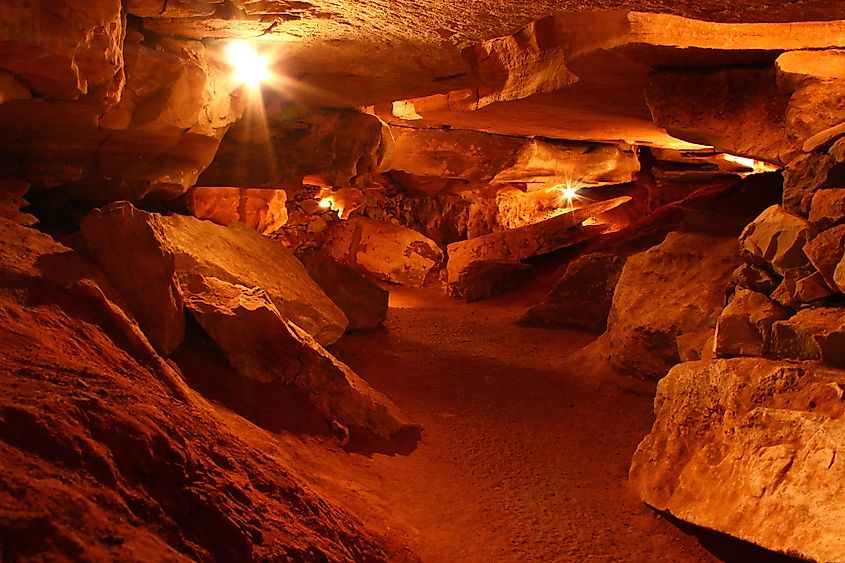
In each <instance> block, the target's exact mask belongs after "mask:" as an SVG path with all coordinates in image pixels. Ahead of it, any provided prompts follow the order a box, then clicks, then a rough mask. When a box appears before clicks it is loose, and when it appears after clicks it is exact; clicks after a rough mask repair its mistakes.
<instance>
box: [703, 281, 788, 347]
mask: <svg viewBox="0 0 845 563" xmlns="http://www.w3.org/2000/svg"><path fill="white" fill-rule="evenodd" d="M788 317H789V313H788V312H787V311H786V309H784V308H783V307H780V306H779V305H777V304H776V303H773V302H772V301H771V300H770V299H769V298H768V297H766V296H765V295H763V294H762V293H757V292H756V291H751V290H748V289H738V290H737V291H736V293H734V296H733V298H732V299H731V302H730V303H728V306H727V307H725V308H724V310H722V314H721V315H720V316H719V321H718V322H717V323H716V337H715V352H716V356H717V357H720V358H725V357H729V356H762V355H765V354H766V353H767V352H768V351H769V345H770V342H771V336H772V324H774V322H775V321H779V320H783V319H786V318H788Z"/></svg>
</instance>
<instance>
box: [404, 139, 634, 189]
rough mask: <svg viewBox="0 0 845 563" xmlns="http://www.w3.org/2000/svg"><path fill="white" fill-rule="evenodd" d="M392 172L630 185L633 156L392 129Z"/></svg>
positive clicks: (589, 147) (582, 146) (596, 147)
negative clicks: (393, 151) (393, 147)
mask: <svg viewBox="0 0 845 563" xmlns="http://www.w3.org/2000/svg"><path fill="white" fill-rule="evenodd" d="M392 131H393V135H394V138H395V140H396V145H395V154H394V159H393V162H392V164H391V166H390V167H391V168H392V169H393V170H399V171H403V172H406V173H408V174H414V175H416V176H431V177H437V178H446V179H461V180H466V181H468V182H471V183H473V184H504V183H511V182H522V183H526V184H528V185H529V188H530V187H531V185H532V184H533V185H536V186H538V187H549V186H551V185H554V184H564V183H566V182H568V181H571V180H574V179H577V180H578V181H579V182H580V183H581V184H582V185H586V186H588V185H600V184H622V183H625V182H630V181H632V180H633V176H634V174H635V173H636V172H637V171H638V170H639V162H637V158H636V156H635V155H634V153H633V152H630V151H627V152H626V151H623V150H620V149H619V148H617V147H615V146H613V145H609V144H604V145H603V144H589V143H574V142H549V141H542V140H537V139H521V138H517V137H507V136H503V135H490V134H487V133H481V132H477V131H464V130H455V129H452V130H443V129H409V128H407V127H393V128H392Z"/></svg>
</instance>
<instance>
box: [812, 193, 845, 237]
mask: <svg viewBox="0 0 845 563" xmlns="http://www.w3.org/2000/svg"><path fill="white" fill-rule="evenodd" d="M843 220H845V190H819V191H817V192H816V193H815V194H813V199H812V201H811V203H810V223H812V224H813V225H815V226H816V227H818V228H821V229H827V228H829V227H832V226H834V225H835V224H837V223H840V222H841V221H843Z"/></svg>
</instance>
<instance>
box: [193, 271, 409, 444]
mask: <svg viewBox="0 0 845 563" xmlns="http://www.w3.org/2000/svg"><path fill="white" fill-rule="evenodd" d="M181 281H182V286H183V292H184V294H185V307H186V308H187V309H188V310H189V311H190V312H191V314H192V315H193V316H194V318H196V319H197V321H198V322H199V323H200V325H201V326H202V327H203V329H205V331H206V332H207V333H208V334H209V336H211V338H212V339H213V340H214V342H215V343H217V345H218V346H219V347H220V349H221V350H222V351H223V353H224V354H225V355H226V357H227V358H228V360H229V362H230V363H231V364H232V366H233V367H234V368H235V369H236V370H238V372H239V373H240V374H241V375H243V376H244V377H246V378H249V379H252V380H255V381H258V382H263V383H268V382H274V381H279V382H281V383H283V384H285V385H289V386H295V387H297V388H299V389H302V390H303V391H305V392H306V393H307V394H308V397H309V399H310V400H311V401H312V402H313V403H314V405H315V406H316V407H317V408H318V409H319V410H320V411H321V412H322V413H323V414H324V415H325V416H326V417H327V418H328V419H329V420H332V421H335V422H339V423H340V424H342V425H344V426H349V427H353V428H360V429H364V430H367V431H369V432H372V433H374V434H376V435H377V436H380V437H382V438H385V439H390V438H393V437H394V436H396V435H397V434H399V433H403V432H410V431H412V430H414V429H415V428H416V427H414V426H413V425H412V424H411V423H410V422H409V421H408V420H407V419H406V418H405V416H404V415H403V414H402V413H401V412H399V409H398V408H397V407H396V405H394V404H393V403H392V402H391V401H390V400H389V399H388V398H387V397H385V396H384V395H382V394H381V393H379V392H377V391H375V390H374V389H372V388H371V387H370V386H369V385H367V383H365V382H364V381H363V380H362V379H361V378H359V377H358V376H357V375H355V373H353V372H352V370H351V369H349V367H347V366H346V365H345V364H343V363H341V362H340V361H339V360H337V359H336V358H335V357H334V356H332V355H331V354H329V353H328V352H327V351H326V350H325V349H324V348H323V347H322V346H320V345H319V344H318V343H317V342H316V341H315V340H314V339H313V338H311V336H310V335H308V333H306V332H305V331H303V330H302V329H301V328H299V327H298V326H296V325H295V324H293V323H291V322H290V321H288V320H285V319H283V318H282V316H281V315H280V314H279V311H278V310H277V309H276V308H275V306H274V305H273V303H272V302H271V300H270V298H269V297H268V296H267V294H266V293H265V292H264V291H263V290H261V289H259V288H252V289H250V288H246V287H243V286H240V285H235V284H231V283H227V282H224V281H222V280H219V279H217V278H213V277H203V276H199V275H188V276H185V277H183V278H182V280H181Z"/></svg>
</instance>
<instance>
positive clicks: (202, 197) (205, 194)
mask: <svg viewBox="0 0 845 563" xmlns="http://www.w3.org/2000/svg"><path fill="white" fill-rule="evenodd" d="M286 201H287V194H286V192H285V190H273V189H250V188H210V187H209V188H206V187H203V188H192V189H190V190H188V192H187V193H186V194H185V203H186V205H187V207H188V209H189V210H190V211H191V213H193V214H194V216H195V217H197V218H198V219H208V220H209V221H213V222H214V223H217V224H218V225H223V226H224V227H226V226H228V225H229V224H231V223H234V222H235V221H240V222H241V223H243V224H244V225H246V226H247V227H250V228H251V229H255V230H256V231H258V232H259V233H261V234H263V235H268V234H270V233H273V232H275V231H277V230H279V229H280V228H282V227H284V225H285V223H287V221H288V211H287V208H286V207H285V202H286Z"/></svg>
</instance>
